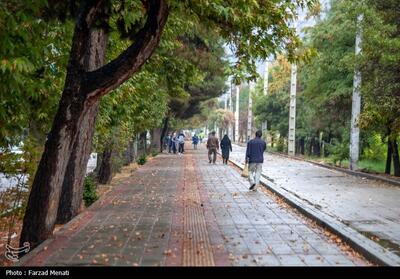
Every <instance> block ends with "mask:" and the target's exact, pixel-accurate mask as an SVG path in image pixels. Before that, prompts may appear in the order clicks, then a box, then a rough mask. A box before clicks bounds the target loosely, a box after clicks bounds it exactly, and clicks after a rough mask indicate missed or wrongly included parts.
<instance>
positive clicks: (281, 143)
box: [276, 137, 286, 152]
mask: <svg viewBox="0 0 400 279" xmlns="http://www.w3.org/2000/svg"><path fill="white" fill-rule="evenodd" d="M285 149H286V148H285V140H284V139H283V137H280V138H279V139H278V143H277V144H276V151H278V152H285Z"/></svg>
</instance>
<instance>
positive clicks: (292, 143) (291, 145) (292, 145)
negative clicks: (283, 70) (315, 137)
mask: <svg viewBox="0 0 400 279" xmlns="http://www.w3.org/2000/svg"><path fill="white" fill-rule="evenodd" d="M296 90H297V65H296V64H292V71H291V78H290V107H289V142H288V154H289V155H290V156H294V155H295V150H296Z"/></svg>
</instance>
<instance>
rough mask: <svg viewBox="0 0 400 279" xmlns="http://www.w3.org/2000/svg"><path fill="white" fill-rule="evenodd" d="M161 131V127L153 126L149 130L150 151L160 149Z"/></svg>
mask: <svg viewBox="0 0 400 279" xmlns="http://www.w3.org/2000/svg"><path fill="white" fill-rule="evenodd" d="M161 133H162V129H161V128H154V129H153V130H151V145H150V149H151V150H152V151H154V150H157V151H160V150H161V146H162V144H161Z"/></svg>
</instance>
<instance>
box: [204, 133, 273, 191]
mask: <svg viewBox="0 0 400 279" xmlns="http://www.w3.org/2000/svg"><path fill="white" fill-rule="evenodd" d="M261 137H262V132H261V131H257V132H256V135H255V138H254V139H252V140H249V141H248V142H247V148H246V158H245V162H246V165H247V166H248V170H249V174H248V175H249V176H248V178H249V183H250V188H249V190H253V191H255V190H256V188H257V186H258V185H259V184H260V177H261V173H262V165H263V162H264V152H265V150H266V149H267V144H266V142H265V141H264V140H263V139H261ZM220 147H221V153H222V162H223V164H225V165H227V164H228V160H229V153H230V152H232V143H231V140H230V139H229V137H228V135H224V137H223V138H222V140H221V143H219V141H218V138H217V137H216V136H215V132H214V131H213V132H211V134H210V135H209V137H208V140H207V149H208V161H209V163H210V164H211V163H213V164H215V162H216V160H217V151H218V150H219V148H220Z"/></svg>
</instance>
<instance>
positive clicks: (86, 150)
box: [57, 29, 107, 224]
mask: <svg viewBox="0 0 400 279" xmlns="http://www.w3.org/2000/svg"><path fill="white" fill-rule="evenodd" d="M106 42H107V41H106V34H105V31H104V30H102V29H92V30H91V31H90V39H89V47H88V52H87V54H86V61H85V68H86V70H88V71H92V70H96V69H97V68H99V67H101V66H102V65H103V64H104V57H105V49H106ZM99 106H100V100H97V101H96V102H94V103H93V105H92V106H91V107H90V108H89V109H88V112H87V113H86V114H85V115H84V116H83V123H84V124H83V126H82V127H81V129H79V130H78V135H77V138H76V141H75V144H74V147H73V149H72V153H71V156H70V159H69V162H68V166H67V171H66V174H65V176H64V182H63V186H62V193H61V198H60V204H59V208H58V213H57V223H58V224H64V223H67V222H68V221H69V220H71V219H72V218H73V217H75V216H76V215H77V214H78V213H79V210H80V208H81V205H82V198H83V183H84V179H85V174H86V166H87V163H88V160H89V157H90V152H91V148H92V138H93V135H94V131H95V126H96V125H95V123H96V118H97V114H98V111H99Z"/></svg>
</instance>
